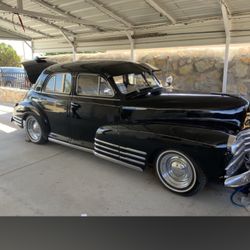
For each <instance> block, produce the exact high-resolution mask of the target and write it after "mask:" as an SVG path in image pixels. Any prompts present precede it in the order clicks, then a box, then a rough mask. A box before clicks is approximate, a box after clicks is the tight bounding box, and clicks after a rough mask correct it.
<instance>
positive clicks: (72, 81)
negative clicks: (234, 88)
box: [12, 59, 250, 195]
mask: <svg viewBox="0 0 250 250" xmlns="http://www.w3.org/2000/svg"><path fill="white" fill-rule="evenodd" d="M24 67H25V68H26V71H27V73H28V76H29V79H30V81H31V82H32V83H34V85H33V87H32V89H31V90H30V91H29V92H28V94H27V95H26V97H25V98H24V100H23V101H21V102H20V103H18V104H16V106H15V109H14V114H13V117H12V121H14V122H15V123H16V124H18V125H19V126H20V127H25V129H26V134H27V138H28V139H29V140H30V141H32V142H33V143H37V144H41V143H45V142H47V141H51V142H56V143H60V144H63V145H68V146H71V147H74V148H77V149H82V150H86V151H89V152H92V153H93V154H95V155H96V156H98V157H101V158H103V159H107V160H111V161H113V162H116V163H121V164H122V165H125V166H127V167H132V168H134V169H137V170H140V171H142V170H144V169H145V168H146V167H147V166H153V167H154V168H155V170H156V173H157V176H158V177H159V180H160V181H161V182H162V183H163V185H165V187H167V188H168V189H169V190H171V191H173V192H176V193H179V194H182V195H192V194H194V193H196V192H197V191H199V190H201V189H202V188H203V187H204V186H205V184H206V182H207V180H208V179H211V178H220V177H225V176H226V185H227V186H237V185H238V186H239V185H242V179H241V178H239V176H238V174H240V175H241V176H242V175H244V176H246V175H247V176H249V173H248V171H247V170H248V169H249V168H248V154H247V151H248V149H247V146H248V145H249V142H250V141H249V138H250V132H249V131H250V130H248V129H247V128H248V127H249V120H248V112H249V102H248V101H247V100H245V99H243V98H240V97H237V96H232V95H227V94H220V93H217V94H216V93H215V94H197V93H196V94H185V93H180V92H170V91H168V90H167V89H165V88H162V87H161V84H160V82H159V81H158V80H157V78H156V76H155V73H154V72H155V70H156V69H155V68H153V67H151V66H149V65H146V64H138V63H132V62H126V61H89V62H76V63H69V64H62V65H61V64H54V63H53V62H50V61H46V60H44V59H39V60H36V61H29V62H26V63H24ZM235 175H236V176H235ZM239 180H240V181H239Z"/></svg>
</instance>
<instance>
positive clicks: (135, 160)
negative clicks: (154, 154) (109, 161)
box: [94, 138, 147, 167]
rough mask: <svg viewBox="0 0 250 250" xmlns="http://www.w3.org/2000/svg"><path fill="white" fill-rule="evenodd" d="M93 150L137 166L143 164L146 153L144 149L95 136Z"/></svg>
mask: <svg viewBox="0 0 250 250" xmlns="http://www.w3.org/2000/svg"><path fill="white" fill-rule="evenodd" d="M94 149H95V152H96V153H98V154H102V155H104V156H107V157H112V158H114V159H116V160H120V161H124V162H126V163H130V164H134V165H137V166H141V167H142V166H145V164H146V155H147V153H146V152H144V151H140V150H136V149H132V148H127V147H122V146H120V145H117V144H113V143H109V142H106V141H103V140H99V139H97V138H95V143H94Z"/></svg>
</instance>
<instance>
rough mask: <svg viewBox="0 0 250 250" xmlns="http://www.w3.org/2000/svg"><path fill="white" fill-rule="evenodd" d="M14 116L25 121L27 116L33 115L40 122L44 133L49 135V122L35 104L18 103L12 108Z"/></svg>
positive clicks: (27, 102) (28, 102)
mask: <svg viewBox="0 0 250 250" xmlns="http://www.w3.org/2000/svg"><path fill="white" fill-rule="evenodd" d="M14 115H15V116H18V117H20V118H22V120H23V121H25V120H26V118H27V117H28V116H29V115H34V116H35V117H36V118H37V119H38V120H39V121H40V122H41V125H42V128H43V130H44V131H45V133H47V134H49V132H50V125H49V120H48V118H47V116H46V114H45V112H44V111H43V110H42V109H41V108H40V107H39V105H38V104H36V103H35V102H30V101H22V102H20V103H19V104H17V105H16V107H15V108H14Z"/></svg>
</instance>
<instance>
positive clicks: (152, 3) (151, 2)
mask: <svg viewBox="0 0 250 250" xmlns="http://www.w3.org/2000/svg"><path fill="white" fill-rule="evenodd" d="M144 1H145V2H146V3H147V4H149V5H150V6H151V7H152V8H153V9H154V10H156V11H157V12H159V13H160V14H161V15H162V16H165V17H166V18H167V19H168V20H169V21H170V22H171V23H172V24H175V23H176V20H175V18H173V17H172V15H170V14H169V13H168V12H167V11H166V10H164V9H163V7H161V6H160V4H159V3H157V2H156V1H155V0H144Z"/></svg>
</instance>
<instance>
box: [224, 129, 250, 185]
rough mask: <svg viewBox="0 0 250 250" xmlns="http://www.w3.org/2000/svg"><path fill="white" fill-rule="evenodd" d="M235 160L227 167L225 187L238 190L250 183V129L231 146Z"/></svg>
mask: <svg viewBox="0 0 250 250" xmlns="http://www.w3.org/2000/svg"><path fill="white" fill-rule="evenodd" d="M230 149H231V152H232V153H233V158H232V159H231V161H230V162H229V164H228V166H227V167H226V176H225V182H224V184H225V186H226V187H232V188H237V187H241V186H245V185H247V184H249V183H250V129H246V130H243V131H241V132H240V133H239V134H238V135H237V136H236V138H235V140H234V142H233V143H232V144H231V145H230Z"/></svg>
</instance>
